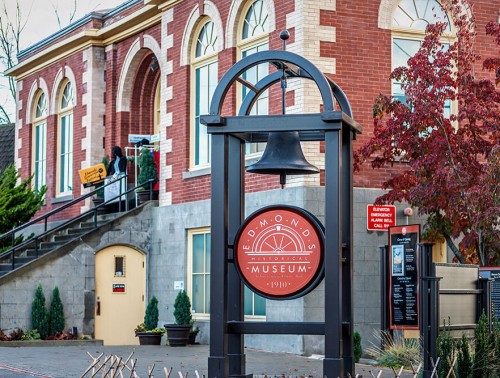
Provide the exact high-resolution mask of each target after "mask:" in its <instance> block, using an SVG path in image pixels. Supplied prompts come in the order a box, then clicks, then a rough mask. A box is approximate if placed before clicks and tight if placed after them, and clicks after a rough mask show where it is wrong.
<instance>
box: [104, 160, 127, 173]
mask: <svg viewBox="0 0 500 378" xmlns="http://www.w3.org/2000/svg"><path fill="white" fill-rule="evenodd" d="M118 168H119V170H120V172H116V171H115V159H113V160H111V162H110V163H109V165H108V176H112V175H114V174H115V173H121V172H123V173H125V172H126V171H127V158H126V157H125V156H123V157H121V158H120V161H119V162H118Z"/></svg>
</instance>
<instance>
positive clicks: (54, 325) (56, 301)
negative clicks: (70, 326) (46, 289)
mask: <svg viewBox="0 0 500 378" xmlns="http://www.w3.org/2000/svg"><path fill="white" fill-rule="evenodd" d="M49 318H50V334H51V335H55V334H57V333H61V332H62V331H63V330H64V307H63V304H62V301H61V297H60V296H59V288H58V287H57V286H56V287H55V288H54V290H53V291H52V302H51V303H50V312H49Z"/></svg>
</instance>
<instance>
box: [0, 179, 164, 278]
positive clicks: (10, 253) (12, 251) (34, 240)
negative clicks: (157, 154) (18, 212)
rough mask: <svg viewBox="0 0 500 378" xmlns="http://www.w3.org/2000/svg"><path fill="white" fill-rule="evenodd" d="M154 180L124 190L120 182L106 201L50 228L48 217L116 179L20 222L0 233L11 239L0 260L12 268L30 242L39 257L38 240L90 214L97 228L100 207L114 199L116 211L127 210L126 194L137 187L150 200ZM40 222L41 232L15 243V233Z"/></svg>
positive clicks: (75, 203)
mask: <svg viewBox="0 0 500 378" xmlns="http://www.w3.org/2000/svg"><path fill="white" fill-rule="evenodd" d="M119 180H125V182H126V180H127V175H125V176H122V177H120V178H119ZM155 182H156V180H149V181H146V182H145V183H142V184H140V185H137V186H134V187H132V188H130V189H128V190H125V191H123V190H122V185H121V183H120V185H119V187H120V189H119V193H118V194H117V195H116V196H114V197H112V198H110V199H108V200H107V201H104V202H102V203H101V204H99V205H96V206H94V207H93V208H92V209H90V210H87V211H86V212H84V213H81V214H79V215H77V216H76V217H73V218H71V219H68V220H66V221H64V222H63V223H60V224H57V225H55V226H54V227H52V228H50V229H49V228H48V225H49V222H48V220H49V218H50V217H53V216H54V215H56V214H59V213H61V212H62V211H64V210H66V209H68V208H70V207H72V206H75V205H77V204H81V202H82V201H84V200H86V199H87V198H89V197H92V196H94V195H97V192H98V191H102V190H104V188H105V187H107V186H110V185H112V184H115V183H116V180H115V181H111V182H109V183H107V184H105V185H103V186H101V187H99V188H97V189H94V190H92V191H91V192H89V193H86V194H84V195H82V196H80V197H79V198H77V199H74V200H72V201H70V202H68V203H66V204H64V205H62V206H60V207H58V208H57V209H54V210H51V211H49V212H48V213H45V214H44V215H41V216H40V217H38V218H36V219H32V220H30V221H29V222H27V223H24V224H22V225H21V226H18V227H16V228H13V229H12V230H10V231H8V232H6V233H4V234H2V235H0V241H3V240H7V239H8V238H10V240H11V242H10V243H11V245H10V248H9V249H8V250H6V251H4V252H2V253H0V260H4V259H6V258H8V257H10V258H11V263H12V269H14V268H15V264H16V251H23V250H24V249H27V248H28V247H29V246H30V245H31V244H34V249H35V258H38V257H39V249H40V246H39V244H40V242H42V241H45V240H44V238H45V237H46V236H47V235H49V234H51V233H54V232H56V231H59V230H62V229H64V228H65V227H67V226H68V225H70V224H72V223H75V222H77V221H79V220H83V219H85V218H88V217H89V216H90V215H91V216H92V219H93V226H94V227H93V229H96V228H97V215H98V211H99V210H100V209H101V208H105V207H106V206H108V205H110V204H113V203H115V201H116V200H118V211H119V212H122V209H124V210H125V211H128V210H129V201H127V200H126V199H127V195H128V194H129V193H131V192H134V191H135V190H136V189H138V188H147V187H149V200H151V199H152V198H153V185H154V184H155ZM123 196H124V198H125V200H123V199H122V197H123ZM134 200H135V201H136V199H134ZM123 202H124V204H123ZM136 204H137V202H136ZM42 222H43V231H42V233H39V234H37V235H34V236H33V237H30V238H28V239H26V240H24V241H22V242H20V243H19V244H15V240H16V235H19V234H21V232H22V231H23V230H26V229H27V228H28V227H30V226H33V225H37V224H40V223H42Z"/></svg>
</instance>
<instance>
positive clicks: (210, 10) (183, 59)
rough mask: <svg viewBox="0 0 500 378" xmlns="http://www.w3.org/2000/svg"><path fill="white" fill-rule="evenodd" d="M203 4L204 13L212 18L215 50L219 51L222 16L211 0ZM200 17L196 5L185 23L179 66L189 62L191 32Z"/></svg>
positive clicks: (221, 34)
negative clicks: (215, 38) (215, 35)
mask: <svg viewBox="0 0 500 378" xmlns="http://www.w3.org/2000/svg"><path fill="white" fill-rule="evenodd" d="M203 4H204V8H205V14H204V15H205V16H208V17H209V18H210V19H211V20H212V22H213V23H214V26H215V30H216V31H217V46H216V49H217V52H221V51H222V50H223V49H224V28H223V26H222V18H221V16H220V13H219V10H218V9H217V6H216V5H215V4H214V3H213V2H211V1H209V0H205V1H204V2H203ZM200 17H201V15H200V7H199V6H198V5H197V6H195V7H194V8H193V10H192V11H191V14H190V15H189V18H188V22H187V23H186V27H185V28H184V34H183V37H182V44H181V56H180V65H181V67H182V66H186V65H188V64H189V63H190V62H191V48H192V45H193V40H194V36H193V33H194V31H195V30H196V27H197V26H198V22H199V21H200Z"/></svg>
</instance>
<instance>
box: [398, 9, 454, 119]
mask: <svg viewBox="0 0 500 378" xmlns="http://www.w3.org/2000/svg"><path fill="white" fill-rule="evenodd" d="M436 22H447V23H448V26H447V28H446V32H445V33H446V34H447V35H448V36H450V35H451V23H450V20H449V18H448V16H447V15H446V13H445V12H444V11H443V9H442V7H441V5H440V4H439V3H438V2H437V1H436V0H419V1H414V0H402V1H401V2H400V3H399V5H398V6H397V8H396V9H395V10H394V14H393V19H392V29H393V36H392V69H393V70H394V69H395V68H397V67H404V66H406V65H407V64H408V59H410V58H411V57H412V56H414V55H415V54H416V53H417V51H418V50H419V49H420V46H421V44H422V41H423V40H424V37H425V28H426V27H427V25H428V24H431V23H436ZM445 46H446V44H445ZM392 95H393V96H394V97H395V98H397V99H398V100H399V101H401V102H402V103H404V104H406V96H405V93H404V91H403V89H402V88H401V83H399V82H397V81H396V80H393V82H392ZM444 111H445V115H446V116H449V115H450V114H451V101H446V103H445V109H444Z"/></svg>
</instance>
